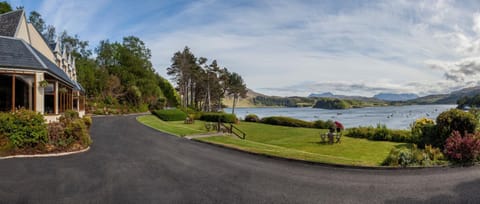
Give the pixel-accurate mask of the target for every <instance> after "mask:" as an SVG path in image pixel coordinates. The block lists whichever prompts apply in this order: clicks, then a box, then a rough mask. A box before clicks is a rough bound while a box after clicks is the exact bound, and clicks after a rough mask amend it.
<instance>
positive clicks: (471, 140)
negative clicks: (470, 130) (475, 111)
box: [444, 131, 480, 164]
mask: <svg viewBox="0 0 480 204" xmlns="http://www.w3.org/2000/svg"><path fill="white" fill-rule="evenodd" d="M444 152H445V155H446V156H447V157H448V159H449V160H450V161H452V162H454V163H461V164H470V163H473V162H474V161H475V160H476V159H477V157H478V155H479V154H480V140H479V139H478V134H477V135H474V134H466V135H464V136H463V137H462V135H461V134H460V132H458V131H453V132H452V134H451V136H450V137H449V138H447V140H446V141H445V147H444Z"/></svg>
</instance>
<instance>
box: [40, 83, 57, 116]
mask: <svg viewBox="0 0 480 204" xmlns="http://www.w3.org/2000/svg"><path fill="white" fill-rule="evenodd" d="M43 93H44V95H45V101H44V111H45V114H55V84H54V83H53V82H48V85H47V87H45V88H44V90H43Z"/></svg>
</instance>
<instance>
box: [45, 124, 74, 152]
mask: <svg viewBox="0 0 480 204" xmlns="http://www.w3.org/2000/svg"><path fill="white" fill-rule="evenodd" d="M48 142H49V143H50V144H52V145H55V146H67V145H69V144H70V143H71V142H73V140H67V138H65V127H64V125H63V123H59V122H53V123H49V124H48Z"/></svg>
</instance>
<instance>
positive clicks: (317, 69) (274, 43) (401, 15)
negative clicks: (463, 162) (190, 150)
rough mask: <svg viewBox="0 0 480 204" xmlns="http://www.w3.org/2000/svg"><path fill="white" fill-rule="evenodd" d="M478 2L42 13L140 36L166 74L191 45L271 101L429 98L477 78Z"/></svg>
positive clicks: (84, 33) (47, 6)
mask: <svg viewBox="0 0 480 204" xmlns="http://www.w3.org/2000/svg"><path fill="white" fill-rule="evenodd" d="M169 3H170V4H169ZM479 3H480V2H476V1H464V2H455V1H450V0H425V1H406V0H395V1H379V2H373V1H355V2H352V1H349V2H344V1H333V0H332V1H318V2H317V1H311V2H302V1H287V0H285V1H251V2H241V3H240V2H231V1H216V0H204V1H195V2H193V3H188V4H186V5H184V6H182V7H181V8H180V9H178V12H177V10H175V12H173V10H170V9H172V5H174V6H178V5H175V3H171V2H169V1H160V2H159V1H146V2H144V3H142V4H132V5H130V4H131V3H122V2H120V3H119V2H117V1H109V0H95V1H93V0H87V1H60V0H46V1H44V2H43V4H42V5H43V6H42V7H41V9H40V11H41V13H42V14H43V15H44V16H46V19H47V22H48V23H52V22H53V23H54V24H55V25H56V26H57V28H60V29H67V30H69V31H70V32H71V33H79V34H80V35H81V37H85V38H87V39H88V40H90V41H93V44H95V43H96V42H97V41H98V40H100V39H105V38H111V39H112V38H113V40H119V39H120V37H121V36H125V35H137V36H139V37H141V38H142V39H144V40H145V41H146V42H147V45H148V46H149V47H150V48H151V49H152V54H153V59H152V61H153V63H154V65H155V66H156V68H157V70H158V71H159V73H161V74H163V75H165V68H166V67H168V66H169V64H170V58H171V56H172V55H173V53H174V52H175V51H177V50H180V49H182V48H183V47H184V46H186V45H188V46H189V47H191V48H192V50H193V52H194V53H195V54H196V55H197V56H204V57H207V58H210V59H217V60H218V61H219V63H220V65H222V66H225V67H228V68H229V69H230V70H232V71H235V72H238V73H240V74H241V75H243V76H244V78H245V80H246V82H247V84H248V86H249V87H250V88H253V89H262V90H264V91H265V92H266V93H267V94H277V95H290V94H292V95H300V94H303V95H306V94H308V93H309V92H320V91H329V90H328V89H330V88H331V89H335V86H332V84H335V85H338V86H339V87H349V89H348V90H347V89H345V90H343V91H345V92H350V94H362V95H373V94H375V93H377V92H379V91H390V92H414V93H419V94H428V93H439V92H442V91H449V90H452V89H457V88H459V87H461V86H469V85H472V82H473V81H474V80H478V79H479V78H478V76H477V74H474V75H472V74H471V73H472V72H475V73H477V72H476V70H477V68H476V65H477V64H478V63H477V62H476V60H477V59H476V58H475V57H476V56H478V54H480V13H479V12H478V10H479V9H480V4H479ZM472 60H473V61H474V62H475V63H474V64H475V66H473V67H472V66H466V65H468V62H469V61H472ZM430 68H433V69H430ZM452 79H453V80H452ZM305 82H311V83H305ZM312 84H314V85H312ZM300 85H304V86H305V87H303V88H302V86H300ZM307 85H308V87H307ZM292 87H294V89H292ZM280 90H284V91H283V92H282V91H280ZM340 91H342V90H340Z"/></svg>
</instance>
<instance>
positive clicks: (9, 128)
mask: <svg viewBox="0 0 480 204" xmlns="http://www.w3.org/2000/svg"><path fill="white" fill-rule="evenodd" d="M0 134H3V135H5V136H6V137H7V138H8V139H9V140H10V142H11V143H12V144H13V145H14V146H15V147H18V148H21V147H26V146H29V147H35V146H36V145H38V144H45V143H46V142H47V141H48V135H47V125H46V124H45V119H44V118H43V115H41V114H40V113H37V112H35V111H30V110H26V109H20V110H18V111H16V112H14V113H0Z"/></svg>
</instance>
